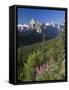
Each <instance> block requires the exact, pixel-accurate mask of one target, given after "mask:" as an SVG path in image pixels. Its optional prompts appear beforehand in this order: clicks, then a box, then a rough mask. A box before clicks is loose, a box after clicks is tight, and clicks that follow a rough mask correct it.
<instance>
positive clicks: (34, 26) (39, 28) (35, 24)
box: [18, 18, 63, 33]
mask: <svg viewBox="0 0 69 90" xmlns="http://www.w3.org/2000/svg"><path fill="white" fill-rule="evenodd" d="M47 26H48V27H49V26H52V28H53V29H54V28H57V29H58V30H59V31H61V30H62V28H63V26H62V25H59V24H55V23H54V22H51V23H48V22H47V23H45V24H44V23H41V22H39V21H37V20H35V19H34V18H32V19H31V21H30V22H29V23H28V24H23V25H22V24H19V25H18V31H20V32H25V31H28V30H34V31H36V32H37V33H42V32H43V30H46V28H48V27H47ZM50 30H51V29H50ZM55 30H56V29H55Z"/></svg>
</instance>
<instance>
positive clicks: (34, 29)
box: [17, 19, 63, 46]
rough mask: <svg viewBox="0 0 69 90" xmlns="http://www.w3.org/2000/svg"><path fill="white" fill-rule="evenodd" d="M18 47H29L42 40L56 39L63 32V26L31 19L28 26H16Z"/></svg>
mask: <svg viewBox="0 0 69 90" xmlns="http://www.w3.org/2000/svg"><path fill="white" fill-rule="evenodd" d="M17 31H18V46H23V45H29V44H33V43H37V42H41V41H42V40H49V39H52V38H55V37H57V36H58V35H59V34H60V32H62V31H63V25H58V24H54V23H53V22H52V23H41V22H39V21H37V20H35V19H31V21H30V23H29V24H23V25H22V24H19V25H18V30H17Z"/></svg>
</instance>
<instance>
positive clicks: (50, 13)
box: [18, 8, 65, 24]
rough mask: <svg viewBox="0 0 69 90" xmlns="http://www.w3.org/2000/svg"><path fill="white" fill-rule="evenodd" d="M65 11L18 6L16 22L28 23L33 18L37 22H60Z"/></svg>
mask: <svg viewBox="0 0 69 90" xmlns="http://www.w3.org/2000/svg"><path fill="white" fill-rule="evenodd" d="M64 17H65V11H61V10H49V9H29V8H18V24H28V23H30V21H31V19H32V18H34V19H36V20H38V21H39V22H43V23H47V22H48V23H50V22H54V23H56V24H62V23H63V21H64Z"/></svg>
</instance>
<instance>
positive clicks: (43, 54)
mask: <svg viewBox="0 0 69 90" xmlns="http://www.w3.org/2000/svg"><path fill="white" fill-rule="evenodd" d="M64 39H65V37H64V32H62V33H61V34H60V36H58V37H56V38H54V39H50V40H48V41H43V42H40V43H39V42H38V43H35V44H32V45H28V46H23V47H20V48H18V79H19V80H21V81H29V80H30V81H32V80H34V81H35V80H37V81H38V80H59V79H64V78H65V49H64V47H65V46H64V43H65V42H64Z"/></svg>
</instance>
